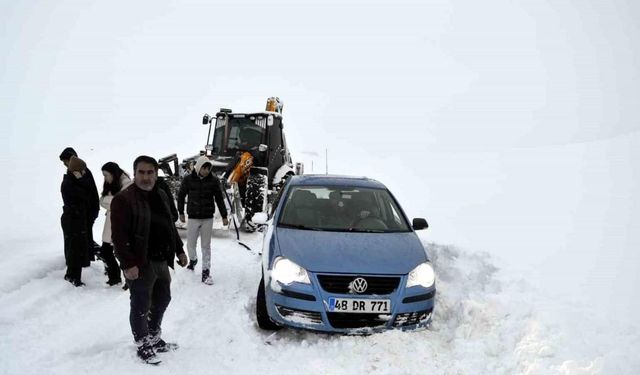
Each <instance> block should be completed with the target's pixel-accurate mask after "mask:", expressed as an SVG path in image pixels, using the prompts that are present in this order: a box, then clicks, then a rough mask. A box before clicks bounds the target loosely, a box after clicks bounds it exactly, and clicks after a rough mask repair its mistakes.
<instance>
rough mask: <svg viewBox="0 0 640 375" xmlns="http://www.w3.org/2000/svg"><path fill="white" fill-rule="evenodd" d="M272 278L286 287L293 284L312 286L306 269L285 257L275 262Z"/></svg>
mask: <svg viewBox="0 0 640 375" xmlns="http://www.w3.org/2000/svg"><path fill="white" fill-rule="evenodd" d="M271 278H272V279H273V280H276V281H279V282H281V283H282V284H285V285H289V284H291V283H293V282H298V283H303V284H311V281H309V275H308V274H307V271H306V270H305V269H304V268H302V267H300V266H299V265H297V264H295V263H293V262H292V261H290V260H289V259H287V258H283V257H278V258H276V260H275V261H274V262H273V269H272V270H271Z"/></svg>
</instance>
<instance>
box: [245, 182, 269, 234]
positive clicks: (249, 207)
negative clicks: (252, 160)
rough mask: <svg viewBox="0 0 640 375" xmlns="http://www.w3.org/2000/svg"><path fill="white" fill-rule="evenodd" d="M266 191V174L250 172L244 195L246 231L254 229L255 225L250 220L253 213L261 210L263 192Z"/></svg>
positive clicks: (263, 200) (263, 197)
mask: <svg viewBox="0 0 640 375" xmlns="http://www.w3.org/2000/svg"><path fill="white" fill-rule="evenodd" d="M266 193H267V176H265V175H262V174H252V175H250V176H249V179H248V180H247V192H246V196H245V216H244V221H245V222H246V224H247V225H246V227H247V230H248V231H251V232H253V231H255V229H256V227H255V225H253V223H252V222H251V218H253V214H255V213H257V212H263V210H264V202H265V194H266Z"/></svg>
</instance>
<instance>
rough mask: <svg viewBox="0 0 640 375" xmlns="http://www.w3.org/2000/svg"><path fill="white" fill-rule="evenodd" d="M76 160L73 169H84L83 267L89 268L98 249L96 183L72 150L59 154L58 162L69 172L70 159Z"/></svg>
mask: <svg viewBox="0 0 640 375" xmlns="http://www.w3.org/2000/svg"><path fill="white" fill-rule="evenodd" d="M74 157H75V158H77V161H74V165H73V169H77V168H80V167H81V166H82V169H84V174H83V175H82V176H81V177H80V182H81V186H82V187H84V189H86V192H87V195H88V203H87V210H86V216H87V217H86V220H85V221H86V225H87V234H86V238H87V243H88V251H89V257H88V258H87V259H88V261H87V262H85V263H84V265H83V266H84V267H88V266H89V262H90V261H92V260H95V256H94V252H96V250H98V249H99V248H100V246H99V245H98V244H97V243H96V242H95V241H94V240H93V223H94V222H95V221H96V219H97V218H98V213H100V202H99V199H98V188H97V187H96V182H95V180H94V179H93V174H92V173H91V170H89V168H87V164H86V163H85V162H84V161H83V160H82V159H80V158H78V153H76V151H75V150H74V149H73V148H72V147H67V148H65V149H64V150H62V152H61V153H60V161H61V162H62V163H63V164H64V166H65V167H66V168H67V171H69V164H70V163H71V159H72V158H74ZM78 172H80V171H78Z"/></svg>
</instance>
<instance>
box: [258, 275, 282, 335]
mask: <svg viewBox="0 0 640 375" xmlns="http://www.w3.org/2000/svg"><path fill="white" fill-rule="evenodd" d="M256 320H257V321H258V327H260V328H261V329H264V330H267V331H277V330H279V329H280V328H282V327H280V326H279V325H277V324H275V323H274V322H273V321H271V318H270V317H269V313H268V312H267V299H266V298H265V295H264V276H263V277H262V279H260V285H258V294H257V295H256Z"/></svg>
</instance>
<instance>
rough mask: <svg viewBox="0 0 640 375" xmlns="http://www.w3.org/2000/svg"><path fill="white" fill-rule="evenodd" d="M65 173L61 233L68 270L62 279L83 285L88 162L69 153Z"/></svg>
mask: <svg viewBox="0 0 640 375" xmlns="http://www.w3.org/2000/svg"><path fill="white" fill-rule="evenodd" d="M68 164H69V165H68V166H67V173H66V174H65V175H64V178H63V179H62V185H61V186H60V192H61V193H62V202H63V204H64V206H63V207H62V217H61V218H60V223H61V224H62V233H63V234H64V259H65V263H66V265H67V272H66V273H65V275H64V279H65V280H67V281H68V282H70V283H71V284H73V285H74V286H83V285H84V283H83V282H82V280H81V278H82V266H84V265H85V264H87V263H89V241H88V240H87V211H88V209H89V203H90V194H89V190H90V189H89V188H88V187H87V186H86V180H83V177H84V176H86V168H87V165H86V164H85V163H84V161H82V160H81V159H79V158H77V157H75V156H71V158H70V161H69V163H68Z"/></svg>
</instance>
